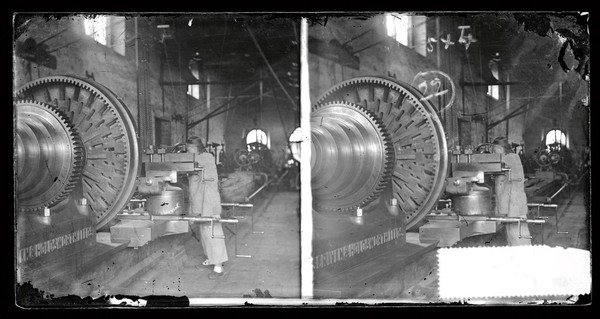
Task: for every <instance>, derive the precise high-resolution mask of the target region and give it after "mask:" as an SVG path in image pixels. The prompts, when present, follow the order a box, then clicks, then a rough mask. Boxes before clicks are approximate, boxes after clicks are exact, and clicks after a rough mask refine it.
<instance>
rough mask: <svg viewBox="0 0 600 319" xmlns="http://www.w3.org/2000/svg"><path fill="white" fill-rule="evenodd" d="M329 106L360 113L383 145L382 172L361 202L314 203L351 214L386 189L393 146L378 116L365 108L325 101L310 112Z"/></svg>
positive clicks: (391, 165) (346, 103) (319, 206)
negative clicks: (337, 204)
mask: <svg viewBox="0 0 600 319" xmlns="http://www.w3.org/2000/svg"><path fill="white" fill-rule="evenodd" d="M330 106H345V107H348V108H352V109H355V110H358V111H360V112H361V113H362V114H363V115H364V116H365V118H367V119H369V120H370V122H371V124H373V126H374V127H375V128H376V130H377V132H378V134H379V136H380V137H381V141H382V144H383V147H382V149H383V152H384V154H383V159H384V161H385V164H384V165H383V166H382V170H381V174H380V176H379V179H378V180H377V182H376V183H375V184H374V185H375V186H374V187H373V190H372V192H371V193H370V194H368V195H367V196H365V198H364V199H363V200H362V201H360V202H359V203H358V204H356V205H352V206H344V207H333V206H327V205H324V204H319V203H316V206H317V207H318V208H320V209H322V210H326V211H330V212H331V211H333V212H343V213H346V212H353V211H354V210H356V209H357V208H358V207H364V206H366V205H368V204H369V203H371V202H372V201H374V200H375V199H377V198H378V197H379V195H380V194H381V192H383V190H384V189H385V188H386V187H387V185H388V182H389V180H390V179H391V171H392V168H393V166H394V163H393V161H391V160H390V159H391V155H390V154H392V152H393V145H392V143H391V139H390V137H389V136H390V135H389V133H388V132H387V129H386V128H385V125H384V124H383V121H382V120H381V119H380V118H379V116H378V115H377V114H375V113H374V112H373V111H370V110H369V109H367V108H366V107H365V106H362V105H358V104H355V103H350V102H346V101H339V100H335V101H327V102H324V103H317V104H315V105H314V106H313V108H312V111H313V112H318V111H319V110H320V109H324V108H327V107H330Z"/></svg>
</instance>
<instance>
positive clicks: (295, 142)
mask: <svg viewBox="0 0 600 319" xmlns="http://www.w3.org/2000/svg"><path fill="white" fill-rule="evenodd" d="M289 142H290V148H291V149H292V156H293V157H294V159H295V160H296V161H298V162H300V142H302V130H301V129H300V128H299V127H297V128H296V129H295V130H294V131H293V132H292V134H290V139H289Z"/></svg>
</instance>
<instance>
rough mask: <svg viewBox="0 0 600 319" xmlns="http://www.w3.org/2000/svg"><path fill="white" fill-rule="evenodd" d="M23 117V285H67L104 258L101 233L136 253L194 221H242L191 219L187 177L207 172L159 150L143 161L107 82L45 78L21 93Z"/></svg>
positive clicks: (128, 119)
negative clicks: (181, 178) (184, 186)
mask: <svg viewBox="0 0 600 319" xmlns="http://www.w3.org/2000/svg"><path fill="white" fill-rule="evenodd" d="M14 114H15V116H16V117H15V119H16V130H15V139H14V140H15V153H14V158H15V168H16V169H15V175H16V176H15V188H14V189H15V221H16V230H17V234H16V255H17V256H16V257H17V258H16V259H17V260H16V267H17V281H18V282H19V283H21V282H26V281H37V282H35V284H40V283H41V282H49V281H52V280H54V279H55V278H56V281H57V282H61V281H64V280H63V279H64V278H73V277H74V276H76V275H77V274H79V273H81V272H82V271H84V269H85V268H86V267H87V266H89V265H90V264H93V263H94V260H95V262H99V260H98V258H101V256H102V254H100V253H99V251H98V249H99V248H98V245H97V242H96V231H98V230H105V229H108V228H110V230H111V237H114V238H115V239H116V241H118V240H119V239H123V240H124V241H125V242H128V243H129V246H134V247H135V246H138V245H143V244H144V243H145V242H147V241H148V240H151V239H154V238H155V237H156V236H160V235H162V234H165V233H169V232H171V233H179V232H185V231H187V226H188V223H189V222H190V221H191V222H210V223H214V222H223V223H227V222H231V223H236V222H237V220H228V219H219V221H215V220H213V219H211V218H204V217H196V216H183V215H184V214H185V213H186V212H185V210H184V209H183V206H184V201H183V199H184V198H183V192H182V190H181V188H179V187H177V186H176V183H177V179H178V174H202V172H203V170H202V167H197V166H195V165H194V154H189V153H183V152H181V148H178V149H176V148H174V150H172V151H171V152H167V150H166V149H164V148H159V149H154V148H153V147H150V148H149V149H147V150H145V151H144V153H145V155H146V156H147V160H145V161H144V163H143V165H142V158H141V154H140V150H139V147H138V142H137V137H136V127H135V124H134V122H133V120H132V116H131V114H130V113H129V111H128V109H127V107H126V106H125V105H124V103H123V102H122V101H121V100H120V99H119V98H118V97H117V96H116V95H115V94H114V93H113V92H111V91H110V90H109V89H108V88H106V87H104V86H103V85H101V84H99V83H96V82H94V81H90V80H86V79H82V78H79V77H75V76H50V77H45V78H40V79H38V80H35V81H32V82H30V83H27V84H25V85H24V86H23V87H21V88H20V89H18V90H17V91H16V92H15V95H14ZM142 168H143V170H142ZM134 195H135V196H134ZM132 197H135V198H132ZM142 204H144V205H142ZM132 205H137V206H136V207H132ZM123 211H126V212H129V213H130V214H123ZM124 215H127V216H124ZM116 217H119V218H118V219H119V220H121V219H122V220H123V222H122V223H118V224H115V223H114V221H115V220H116ZM132 220H133V221H132ZM134 223H137V224H135V225H134ZM140 223H142V224H144V225H139V224H140ZM140 230H142V231H140ZM128 231H129V233H132V232H133V233H135V231H140V232H138V233H137V234H136V235H135V236H129V237H126V236H125V235H123V234H127V233H128ZM144 231H147V233H146V232H144ZM146 234H147V236H146V237H144V236H145V235H146ZM86 265H87V266H86ZM61 276H62V277H63V279H58V278H59V277H61Z"/></svg>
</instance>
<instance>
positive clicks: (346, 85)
mask: <svg viewBox="0 0 600 319" xmlns="http://www.w3.org/2000/svg"><path fill="white" fill-rule="evenodd" d="M373 86H374V87H381V86H383V87H385V88H387V89H389V90H390V91H397V92H402V93H404V94H403V95H404V97H403V99H404V100H403V101H404V102H403V103H393V104H392V102H391V101H390V102H388V101H385V103H388V105H386V106H384V108H383V109H382V108H381V105H382V103H383V102H384V101H380V103H379V104H378V105H379V109H378V110H384V109H385V110H387V112H385V111H384V114H383V116H382V118H381V119H380V120H384V119H385V120H386V122H387V121H398V120H399V118H398V119H397V118H394V119H390V118H389V117H390V116H392V114H394V113H393V112H392V110H393V109H395V108H398V107H403V105H404V104H405V103H410V104H412V105H413V106H414V107H415V109H416V110H417V112H418V113H415V115H416V114H420V116H422V117H424V118H425V119H426V120H427V123H428V125H427V127H428V128H427V131H428V132H429V133H430V134H431V136H432V137H433V138H432V140H431V141H427V142H426V143H429V144H431V145H434V146H435V147H436V150H437V153H438V155H439V156H438V159H437V160H436V161H435V162H430V163H429V164H428V165H431V166H430V167H431V168H432V169H433V170H434V171H435V177H434V178H433V179H432V180H431V188H430V189H431V190H430V192H429V193H428V194H427V196H426V198H425V199H424V200H423V201H422V202H421V204H420V206H419V207H418V208H417V210H416V211H415V212H412V213H409V212H407V220H409V223H407V229H409V228H411V227H412V226H414V225H415V224H417V223H418V222H419V220H420V219H421V218H422V217H424V216H425V214H426V213H427V211H428V210H429V209H430V208H431V207H432V205H433V204H434V202H435V200H436V199H437V198H438V197H439V196H440V195H441V193H442V192H443V180H444V178H445V176H446V172H447V169H448V167H447V166H448V158H447V157H448V149H447V147H446V140H445V138H444V133H443V127H442V124H441V122H440V121H439V118H438V117H437V114H436V110H435V108H434V107H433V106H432V104H431V102H429V101H427V100H420V98H421V96H422V95H421V94H420V92H418V91H417V90H416V89H414V88H412V87H411V86H410V85H409V84H407V83H403V82H400V81H397V80H395V79H390V78H385V77H378V76H366V77H356V78H352V79H349V80H345V81H343V82H340V83H338V84H335V85H334V86H332V87H331V88H330V89H328V90H327V91H326V92H324V93H323V94H322V95H321V96H320V97H319V98H318V99H317V102H316V103H315V104H316V105H325V104H326V103H328V102H330V101H335V100H339V99H341V100H346V95H347V94H348V95H347V96H348V97H349V98H348V99H349V100H350V101H352V100H353V99H354V98H352V97H353V96H354V92H356V90H361V89H371V88H372V87H373ZM359 93H360V92H359ZM370 102H373V101H366V103H363V101H360V103H361V104H365V105H364V106H363V107H365V108H367V109H369V106H373V105H375V104H372V103H370ZM396 102H399V101H396ZM373 107H374V106H373ZM382 123H383V121H382ZM392 123H393V122H392ZM377 125H379V123H377ZM383 127H384V128H386V126H385V125H383ZM378 128H379V127H378ZM394 134H396V133H394ZM383 138H384V139H385V140H386V141H388V142H389V143H390V145H391V147H390V148H388V147H386V148H385V156H386V160H387V162H388V164H390V165H389V166H386V175H388V176H389V178H390V179H391V178H393V170H394V168H395V163H396V161H395V157H396V149H395V146H394V143H393V142H392V138H393V137H392V136H390V135H383ZM396 142H398V141H396ZM388 181H389V180H388ZM440 185H441V186H440ZM394 196H396V195H394Z"/></svg>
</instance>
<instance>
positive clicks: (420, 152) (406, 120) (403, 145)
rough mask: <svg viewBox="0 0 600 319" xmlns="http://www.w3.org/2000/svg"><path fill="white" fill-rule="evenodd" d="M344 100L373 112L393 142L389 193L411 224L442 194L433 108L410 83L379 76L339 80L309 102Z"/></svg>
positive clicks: (440, 139) (441, 147) (441, 157)
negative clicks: (393, 155)
mask: <svg viewBox="0 0 600 319" xmlns="http://www.w3.org/2000/svg"><path fill="white" fill-rule="evenodd" d="M333 101H345V102H348V103H354V104H357V105H360V106H363V107H365V108H366V109H367V110H369V111H371V112H373V113H374V114H375V115H377V116H378V117H379V118H380V119H381V121H382V122H383V125H384V126H385V128H386V130H387V132H388V133H389V135H390V138H391V142H392V143H393V145H394V151H395V163H394V170H393V174H392V192H393V196H394V197H395V198H396V199H397V200H398V203H399V205H400V208H401V209H402V210H403V211H404V213H405V216H406V227H407V229H410V228H412V227H413V226H415V225H416V224H417V223H418V222H419V221H421V219H422V218H423V217H425V215H426V214H427V213H428V212H429V211H430V210H431V209H432V208H433V206H434V205H435V204H436V203H437V200H438V199H439V197H440V196H441V195H442V192H443V190H444V183H445V179H446V175H447V170H448V150H447V143H446V137H445V134H444V130H443V127H442V124H441V122H440V120H439V118H438V117H437V115H436V112H435V109H434V108H433V106H432V105H431V103H429V102H428V101H427V100H426V99H424V98H423V95H422V94H421V93H420V92H419V91H418V90H416V89H415V88H413V87H412V86H410V85H409V84H406V83H402V82H399V81H396V80H392V79H387V78H382V77H360V78H354V79H350V80H347V81H344V82H341V83H339V84H337V85H335V86H334V87H332V88H331V89H329V90H328V91H327V92H325V93H324V94H323V95H322V96H321V97H320V98H319V99H318V100H317V102H316V103H315V105H320V104H325V103H328V102H333Z"/></svg>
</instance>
